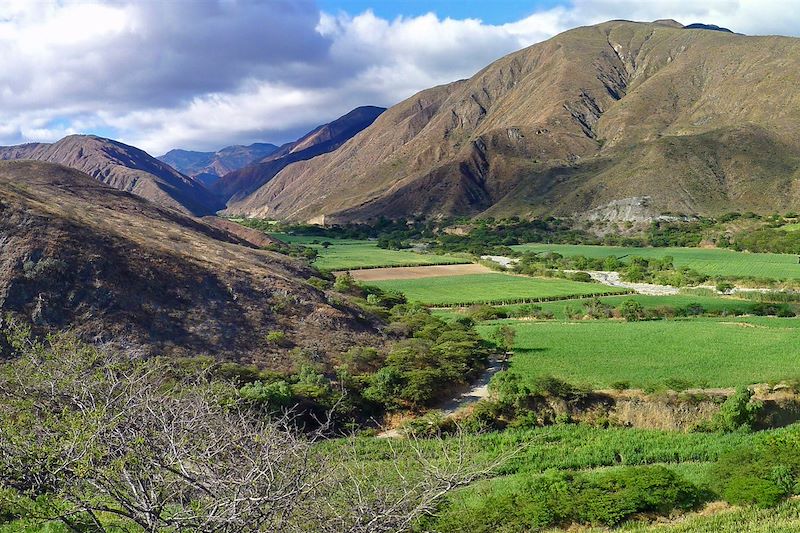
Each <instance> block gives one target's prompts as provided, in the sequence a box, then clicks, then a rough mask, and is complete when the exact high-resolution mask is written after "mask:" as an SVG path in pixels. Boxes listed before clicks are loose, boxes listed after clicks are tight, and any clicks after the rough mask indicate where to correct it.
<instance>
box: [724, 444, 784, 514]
mask: <svg viewBox="0 0 800 533" xmlns="http://www.w3.org/2000/svg"><path fill="white" fill-rule="evenodd" d="M712 479H713V480H715V481H714V486H713V488H714V489H715V490H716V491H717V493H718V494H719V495H720V496H721V497H722V498H724V499H725V501H727V502H729V503H732V504H736V505H742V504H751V505H756V506H758V507H772V506H774V505H776V504H778V503H779V502H780V501H781V500H783V499H784V498H786V497H788V496H790V495H792V494H797V493H798V492H800V444H798V442H797V440H796V438H795V439H791V438H790V439H783V440H780V439H775V440H770V441H768V442H767V443H765V444H762V445H760V446H758V447H756V448H739V449H736V450H733V451H731V452H729V453H727V454H725V455H723V456H721V457H720V458H719V460H718V461H717V463H716V464H715V465H714V467H713V469H712Z"/></svg>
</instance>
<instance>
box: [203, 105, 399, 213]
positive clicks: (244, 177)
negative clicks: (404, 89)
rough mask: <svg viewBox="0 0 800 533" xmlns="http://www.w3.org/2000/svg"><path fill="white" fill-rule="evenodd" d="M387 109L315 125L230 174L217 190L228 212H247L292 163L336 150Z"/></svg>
mask: <svg viewBox="0 0 800 533" xmlns="http://www.w3.org/2000/svg"><path fill="white" fill-rule="evenodd" d="M384 111H386V109H385V108H383V107H375V106H362V107H357V108H355V109H353V110H352V111H350V112H349V113H347V114H346V115H343V116H341V117H339V118H337V119H336V120H334V121H333V122H330V123H328V124H323V125H322V126H318V127H316V128H314V129H313V130H311V131H310V132H308V133H307V134H305V135H303V136H302V137H300V138H299V139H298V140H296V141H294V142H291V143H287V144H284V145H283V146H281V147H280V149H278V150H277V151H275V153H273V154H271V155H269V156H267V157H265V158H263V159H261V160H260V161H258V162H256V163H254V164H251V165H248V166H245V167H244V168H242V169H240V170H237V171H234V172H231V173H229V174H226V175H225V176H223V177H222V179H220V180H219V181H217V182H216V183H215V184H214V186H213V190H214V191H215V192H217V193H218V194H219V195H220V196H221V197H222V198H223V199H224V200H225V201H226V202H227V203H228V213H230V214H236V213H239V212H244V211H246V210H247V209H248V206H249V205H250V204H251V203H258V202H259V201H260V200H259V198H258V196H256V197H255V198H253V199H250V198H248V196H249V195H250V194H251V193H253V192H254V191H256V190H258V189H259V188H260V187H261V186H263V185H264V184H265V183H267V182H269V180H271V179H272V178H273V177H274V176H275V175H276V174H278V172H280V171H281V170H283V169H284V168H286V167H287V166H289V165H290V164H292V163H296V162H298V161H306V160H308V159H311V158H313V157H316V156H318V155H321V154H325V153H328V152H332V151H333V150H336V149H337V148H339V146H341V145H342V144H344V143H345V142H346V141H348V140H349V139H351V138H352V137H353V136H354V135H356V134H357V133H359V132H360V131H362V130H363V129H364V128H367V127H368V126H369V125H370V124H372V123H373V122H374V121H375V119H376V118H378V117H379V116H380V115H381V113H383V112H384Z"/></svg>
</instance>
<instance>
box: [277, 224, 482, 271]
mask: <svg viewBox="0 0 800 533" xmlns="http://www.w3.org/2000/svg"><path fill="white" fill-rule="evenodd" d="M271 235H272V236H274V237H277V238H278V239H280V240H282V241H284V242H287V243H291V244H302V245H303V246H309V247H311V248H315V249H316V250H317V252H319V256H318V257H317V259H316V260H315V261H314V266H316V267H317V268H319V269H320V270H358V269H362V268H380V267H399V266H423V265H452V264H459V263H469V262H471V261H469V260H467V259H465V258H462V257H456V256H452V255H436V254H420V253H417V252H412V251H410V250H385V249H383V248H378V243H377V242H376V241H363V240H354V239H326V238H324V237H314V236H309V235H289V234H286V233H272V234H271ZM322 242H330V243H331V244H330V246H328V247H327V248H324V247H323V246H322V244H321V243H322Z"/></svg>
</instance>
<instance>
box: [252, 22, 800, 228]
mask: <svg viewBox="0 0 800 533" xmlns="http://www.w3.org/2000/svg"><path fill="white" fill-rule="evenodd" d="M798 72H800V40H798V39H794V38H789V37H748V36H741V35H737V34H732V33H727V32H720V31H700V30H693V31H686V30H684V29H683V28H682V27H680V28H679V27H677V26H673V25H671V24H665V23H663V21H660V22H659V23H637V22H627V21H612V22H606V23H602V24H598V25H596V26H586V27H582V28H576V29H573V30H569V31H567V32H564V33H562V34H560V35H558V36H556V37H554V38H552V39H550V40H548V41H545V42H542V43H539V44H536V45H533V46H531V47H529V48H526V49H523V50H520V51H518V52H514V53H512V54H510V55H508V56H506V57H504V58H501V59H500V60H498V61H496V62H494V63H492V64H491V65H488V66H487V67H485V68H484V69H482V70H481V71H480V72H478V73H477V74H476V75H475V76H473V77H472V78H470V79H468V80H462V81H457V82H454V83H451V84H447V85H444V86H440V87H434V88H431V89H427V90H424V91H422V92H420V93H418V94H416V95H414V96H412V97H411V98H409V99H408V100H406V101H404V102H401V103H399V104H397V105H396V106H393V107H392V108H390V109H389V110H387V111H386V112H385V113H384V114H382V115H381V116H380V117H379V118H378V119H377V120H376V121H375V123H374V124H372V125H371V126H370V127H368V128H367V129H365V130H364V131H362V132H361V133H359V134H358V135H356V136H355V137H353V138H352V139H350V140H349V141H347V142H346V143H345V144H344V145H342V146H341V147H340V148H339V149H337V150H336V151H334V152H331V153H328V154H325V155H321V156H319V157H316V158H314V159H312V160H309V161H304V162H295V163H293V164H292V165H289V166H287V167H286V168H284V169H283V170H281V171H280V172H279V173H278V174H277V175H276V176H275V177H274V178H273V179H272V180H271V181H269V182H268V183H266V184H265V185H263V186H262V187H261V188H260V189H258V190H257V191H256V192H254V193H253V194H252V195H251V196H250V198H249V199H248V201H247V204H245V205H244V207H243V208H242V209H240V211H239V214H243V215H247V216H254V217H263V218H274V219H289V220H295V221H308V220H310V219H314V218H316V217H319V216H320V215H325V219H326V220H330V221H368V220H374V219H376V218H378V217H380V216H387V217H393V218H397V217H415V216H420V217H441V216H476V215H480V214H486V215H495V216H501V215H512V214H513V215H523V216H538V215H551V214H556V215H575V214H580V213H581V212H583V211H585V210H586V209H591V208H597V207H600V206H602V205H606V204H608V203H609V202H613V201H617V200H620V199H624V198H632V197H641V196H650V197H652V199H653V203H652V205H653V213H654V214H656V213H659V212H663V211H681V212H686V213H691V214H698V213H700V214H703V213H715V212H717V211H719V210H736V209H742V210H748V209H754V210H759V211H764V210H767V209H768V210H769V211H770V212H771V211H774V210H775V209H795V208H797V207H798V206H800V174H798V169H800V165H798V160H799V158H798V156H800V149H799V148H800V147H799V146H798V145H799V144H800V143H798V139H797V136H796V124H797V123H798V121H800V111H798V110H800V106H798V105H797V104H798V103H800V92H799V91H798V90H797V87H798V86H800V75H798ZM742 142H745V143H746V144H745V145H741V144H740V143H742ZM745 148H747V149H745ZM750 148H752V149H750ZM764 149H768V153H769V154H770V157H764V156H763V154H761V153H759V152H760V151H762V150H764Z"/></svg>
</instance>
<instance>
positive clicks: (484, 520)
mask: <svg viewBox="0 0 800 533" xmlns="http://www.w3.org/2000/svg"><path fill="white" fill-rule="evenodd" d="M702 499H703V493H702V491H701V490H699V489H698V488H697V487H695V486H694V485H692V484H691V483H689V482H688V481H686V480H684V479H683V478H681V477H680V476H679V475H678V474H676V473H674V472H672V471H671V470H668V469H667V468H665V467H663V466H650V467H627V468H621V469H616V470H611V471H608V472H603V473H589V474H576V475H571V474H567V473H553V474H546V475H543V476H538V477H536V478H534V479H530V480H528V481H526V482H525V483H523V484H522V485H521V486H519V487H518V488H515V489H513V490H511V491H498V492H492V491H488V492H487V493H486V494H485V496H483V497H482V499H481V500H480V502H479V503H478V504H477V506H476V507H472V506H470V507H467V508H466V509H463V508H459V509H458V511H457V512H451V513H445V514H444V515H443V516H442V517H441V518H440V519H439V520H438V522H437V523H436V524H435V526H434V527H430V528H426V529H431V530H436V531H473V532H487V533H488V532H494V531H498V524H502V525H503V531H536V530H541V529H545V528H551V527H555V526H565V525H569V524H572V523H581V524H590V525H593V526H606V527H614V526H617V525H619V524H621V523H622V522H624V521H625V520H627V519H629V518H631V517H633V516H634V515H636V514H640V513H655V514H659V515H668V514H669V513H671V512H672V511H673V510H675V509H681V510H688V509H692V508H693V507H695V506H697V505H698V504H699V503H700V502H701V501H702Z"/></svg>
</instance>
